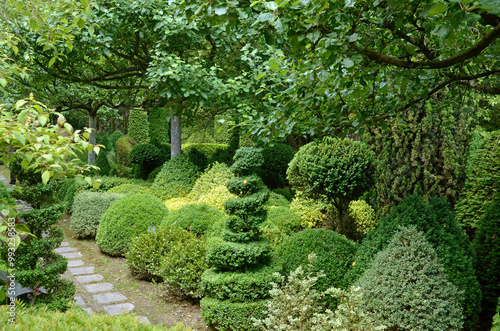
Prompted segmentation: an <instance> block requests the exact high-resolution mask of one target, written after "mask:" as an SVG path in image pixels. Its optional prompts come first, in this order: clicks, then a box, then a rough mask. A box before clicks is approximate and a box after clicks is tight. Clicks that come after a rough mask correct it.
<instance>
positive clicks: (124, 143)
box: [116, 136, 137, 167]
mask: <svg viewBox="0 0 500 331" xmlns="http://www.w3.org/2000/svg"><path fill="white" fill-rule="evenodd" d="M135 145H137V142H135V140H134V139H132V138H130V137H128V136H124V137H121V138H120V139H118V140H117V141H116V162H118V164H119V165H121V166H125V167H128V166H130V161H129V159H128V155H129V154H130V152H132V149H133V148H134V146H135Z"/></svg>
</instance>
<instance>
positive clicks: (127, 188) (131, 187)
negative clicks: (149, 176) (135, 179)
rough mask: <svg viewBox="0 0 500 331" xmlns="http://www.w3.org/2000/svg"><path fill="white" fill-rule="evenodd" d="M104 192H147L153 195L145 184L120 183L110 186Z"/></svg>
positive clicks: (128, 193)
mask: <svg viewBox="0 0 500 331" xmlns="http://www.w3.org/2000/svg"><path fill="white" fill-rule="evenodd" d="M106 194H125V195H130V194H149V195H153V192H152V191H151V190H150V189H149V187H147V186H143V185H137V184H120V185H118V186H115V187H112V188H110V189H109V190H107V191H106Z"/></svg>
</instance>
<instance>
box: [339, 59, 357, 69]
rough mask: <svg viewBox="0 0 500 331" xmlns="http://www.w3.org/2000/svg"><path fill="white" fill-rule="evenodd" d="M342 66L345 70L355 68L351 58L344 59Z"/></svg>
mask: <svg viewBox="0 0 500 331" xmlns="http://www.w3.org/2000/svg"><path fill="white" fill-rule="evenodd" d="M342 64H343V65H344V67H345V68H351V67H352V66H354V62H353V61H352V60H351V59H349V58H345V59H343V60H342Z"/></svg>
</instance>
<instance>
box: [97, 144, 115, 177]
mask: <svg viewBox="0 0 500 331" xmlns="http://www.w3.org/2000/svg"><path fill="white" fill-rule="evenodd" d="M107 154H108V153H107V151H106V150H102V149H101V151H100V152H99V154H98V155H97V157H96V159H95V163H94V165H95V166H96V167H99V175H101V176H107V175H109V173H110V171H111V166H110V165H109V161H108V156H107Z"/></svg>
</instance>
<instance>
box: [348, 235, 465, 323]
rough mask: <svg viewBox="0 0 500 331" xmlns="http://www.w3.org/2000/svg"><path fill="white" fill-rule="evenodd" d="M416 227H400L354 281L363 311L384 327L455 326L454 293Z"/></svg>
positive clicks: (457, 309)
mask: <svg viewBox="0 0 500 331" xmlns="http://www.w3.org/2000/svg"><path fill="white" fill-rule="evenodd" d="M436 253H437V252H436V251H435V250H434V248H432V245H431V244H430V243H429V242H428V241H427V240H426V239H425V235H424V234H423V233H421V232H419V231H417V229H416V227H408V228H401V229H400V230H399V231H397V232H396V233H395V234H394V237H393V238H392V239H391V241H390V242H389V244H388V245H387V248H386V249H384V250H383V251H381V252H379V253H378V254H377V255H376V256H375V259H374V260H373V262H372V264H371V267H370V268H369V269H367V270H366V272H365V273H364V274H363V276H362V277H361V278H360V279H359V281H358V282H357V283H356V286H359V287H360V290H361V292H362V293H363V296H364V298H366V301H365V303H364V305H363V310H364V311H366V313H367V314H368V315H369V316H370V317H372V318H373V319H374V321H375V322H376V324H384V325H386V326H387V327H388V328H389V329H390V330H461V329H462V324H463V314H462V308H461V306H460V303H459V301H460V295H459V291H458V289H457V287H456V286H455V285H453V284H452V283H451V282H450V281H448V277H447V275H446V272H445V268H444V266H443V265H441V264H440V263H439V260H438V258H437V254H436Z"/></svg>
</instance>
